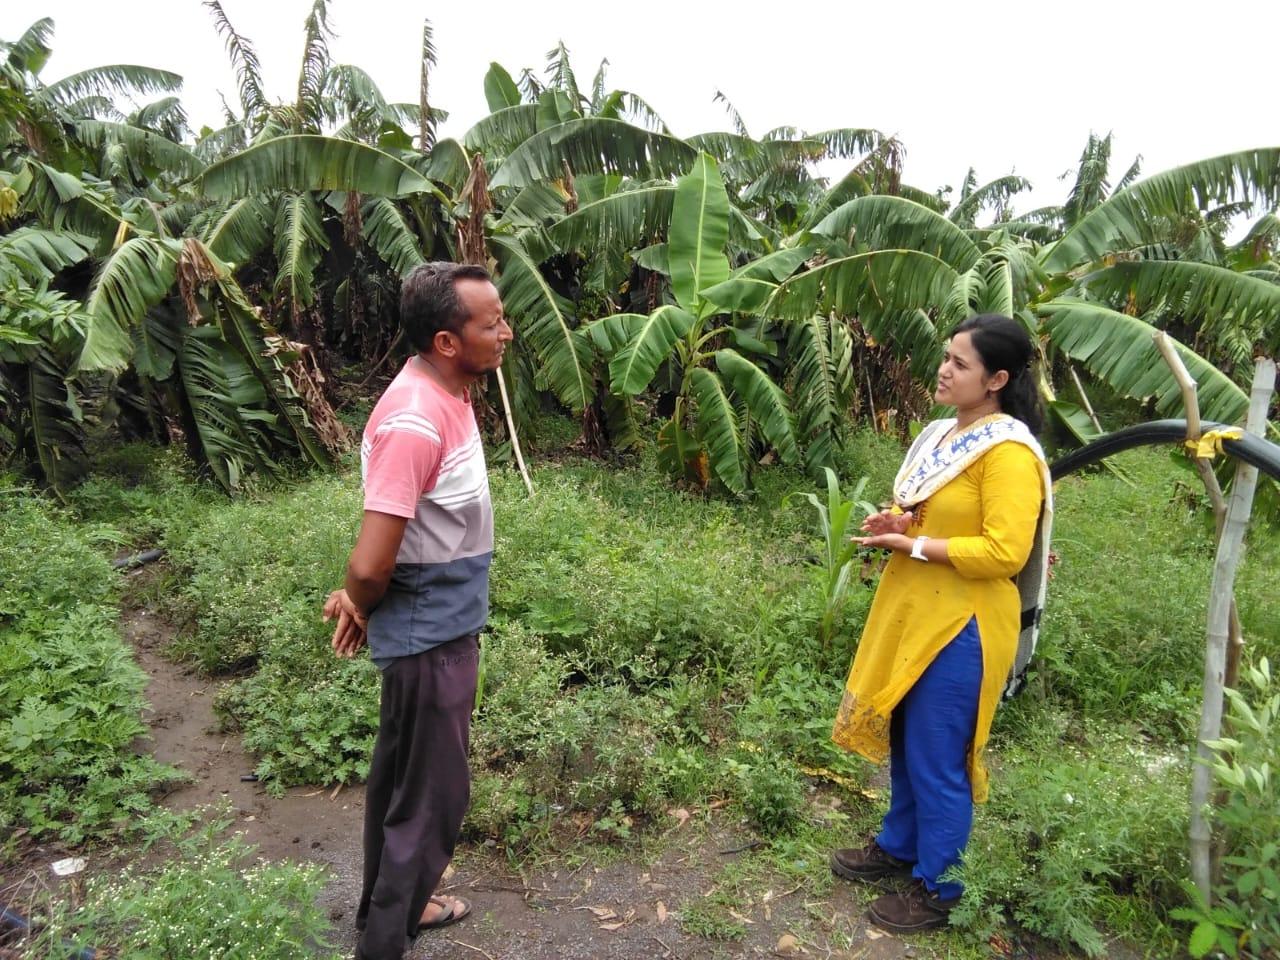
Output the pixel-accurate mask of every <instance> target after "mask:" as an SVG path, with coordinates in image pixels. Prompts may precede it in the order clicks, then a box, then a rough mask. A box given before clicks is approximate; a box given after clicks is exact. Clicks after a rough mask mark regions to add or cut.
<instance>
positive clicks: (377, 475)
mask: <svg viewBox="0 0 1280 960" xmlns="http://www.w3.org/2000/svg"><path fill="white" fill-rule="evenodd" d="M388 419H390V418H388ZM439 473H440V441H439V440H438V439H436V438H434V437H431V436H428V435H427V433H426V431H424V430H423V429H421V428H420V427H414V426H413V425H409V426H405V427H397V426H389V427H383V428H381V429H380V430H378V431H377V432H376V433H375V434H374V437H373V442H372V445H371V449H370V450H369V456H368V459H367V461H366V469H365V477H364V508H365V509H366V510H374V511H377V512H378V513H389V514H391V515H392V516H393V517H405V518H408V519H412V518H413V516H414V514H415V513H416V512H417V509H418V500H419V499H420V498H421V497H422V495H423V494H424V493H428V492H430V491H431V490H433V489H435V485H436V478H437V477H438V476H439Z"/></svg>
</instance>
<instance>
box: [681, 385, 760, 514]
mask: <svg viewBox="0 0 1280 960" xmlns="http://www.w3.org/2000/svg"><path fill="white" fill-rule="evenodd" d="M690 387H691V389H692V392H693V396H694V399H695V400H696V401H697V404H698V428H697V435H698V437H699V439H701V441H702V443H703V446H704V447H705V448H706V451H707V457H708V458H709V459H710V461H711V469H712V470H714V471H715V473H716V476H717V477H719V478H720V482H721V483H723V484H724V485H725V486H726V487H728V488H729V489H730V490H731V491H733V492H734V493H745V492H746V489H747V457H748V452H747V443H746V437H745V436H744V435H743V432H742V426H741V424H739V422H738V412H737V411H736V410H735V409H734V408H733V404H732V403H730V402H729V397H728V396H727V395H726V394H725V391H724V384H722V383H721V382H720V378H719V377H718V376H716V375H715V374H714V373H712V372H711V371H710V370H708V369H706V368H705V367H698V368H697V369H696V370H694V371H693V372H692V375H691V381H690Z"/></svg>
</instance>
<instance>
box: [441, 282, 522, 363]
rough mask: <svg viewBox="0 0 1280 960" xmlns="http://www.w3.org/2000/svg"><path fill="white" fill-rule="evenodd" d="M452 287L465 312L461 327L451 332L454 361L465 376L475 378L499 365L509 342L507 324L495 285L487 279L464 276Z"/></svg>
mask: <svg viewBox="0 0 1280 960" xmlns="http://www.w3.org/2000/svg"><path fill="white" fill-rule="evenodd" d="M454 289H455V290H456V291H457V294H458V300H459V302H460V304H461V306H462V308H463V309H464V310H465V311H466V312H467V315H468V316H467V322H466V323H465V324H463V326H462V329H461V330H460V331H459V332H458V333H456V334H451V338H452V340H453V343H454V345H455V347H456V353H455V362H456V363H457V364H458V369H459V370H461V371H462V372H463V373H465V374H467V375H468V376H473V377H479V376H483V375H484V374H486V373H490V372H492V371H494V370H497V369H498V368H499V367H500V366H502V355H503V353H504V352H505V351H506V349H507V344H508V343H510V342H511V339H512V333H511V327H509V326H508V325H507V321H506V317H505V316H503V313H502V298H501V297H499V296H498V288H497V287H495V286H494V285H493V284H492V283H490V282H489V281H488V280H475V279H470V278H464V279H462V280H459V281H457V283H456V285H455V287H454Z"/></svg>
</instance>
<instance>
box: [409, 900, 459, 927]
mask: <svg viewBox="0 0 1280 960" xmlns="http://www.w3.org/2000/svg"><path fill="white" fill-rule="evenodd" d="M449 900H452V901H454V902H455V903H457V904H458V906H459V907H460V908H461V909H455V908H454V907H452V906H451V905H450V904H449ZM431 902H432V903H434V904H436V905H437V906H439V907H442V908H443V909H444V912H443V913H442V914H440V916H438V917H437V918H436V919H434V920H432V921H431V922H430V923H420V924H418V932H419V933H422V932H423V931H424V930H439V929H440V928H441V927H447V926H450V925H451V924H455V923H457V922H458V921H459V920H465V919H466V918H467V917H469V916H471V904H470V903H468V902H467V901H466V900H464V899H462V897H453V896H450V897H448V898H445V897H432V898H431Z"/></svg>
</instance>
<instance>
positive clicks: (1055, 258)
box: [1044, 147, 1280, 273]
mask: <svg viewBox="0 0 1280 960" xmlns="http://www.w3.org/2000/svg"><path fill="white" fill-rule="evenodd" d="M1243 199H1258V200H1261V201H1262V202H1263V203H1265V204H1266V205H1267V206H1272V207H1274V206H1275V205H1276V204H1277V203H1280V147H1265V148H1261V149H1257V150H1242V151H1240V152H1239V153H1228V154H1223V155H1222V156H1219V157H1212V158H1210V159H1208V160H1200V161H1198V162H1196V163H1190V164H1187V165H1186V166H1182V167H1175V168H1174V169H1172V170H1167V171H1165V172H1164V173H1158V174H1156V175H1155V176H1153V177H1147V178H1146V179H1145V180H1141V181H1139V182H1137V183H1135V184H1133V185H1132V186H1130V187H1128V188H1126V189H1124V190H1120V191H1117V192H1116V193H1115V194H1113V195H1112V196H1111V198H1110V199H1109V200H1107V201H1106V202H1104V203H1102V204H1101V205H1099V206H1097V207H1095V208H1094V209H1093V210H1091V211H1090V212H1089V213H1087V214H1086V215H1085V216H1084V217H1083V218H1081V219H1080V220H1079V221H1078V222H1077V223H1076V224H1075V226H1073V227H1072V228H1071V229H1070V230H1068V231H1067V233H1066V234H1065V235H1064V236H1063V238H1062V239H1061V240H1059V241H1058V242H1057V243H1056V244H1054V246H1053V247H1052V248H1051V249H1050V251H1049V253H1048V254H1047V255H1046V257H1045V259H1044V265H1045V269H1047V270H1049V271H1050V272H1051V273H1064V272H1066V271H1068V270H1071V269H1072V268H1074V267H1077V266H1079V265H1081V264H1085V263H1089V262H1091V261H1093V260H1098V259H1101V258H1102V257H1103V256H1105V255H1106V254H1108V253H1113V252H1118V251H1122V250H1132V249H1133V248H1135V247H1139V246H1141V245H1143V244H1146V243H1153V242H1156V241H1158V240H1160V239H1162V231H1163V230H1164V229H1165V224H1166V222H1167V219H1168V218H1180V217H1182V216H1184V215H1186V214H1189V213H1194V212H1197V211H1200V210H1203V209H1205V207H1206V206H1208V205H1209V204H1210V203H1217V204H1222V203H1230V202H1232V201H1235V200H1243Z"/></svg>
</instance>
